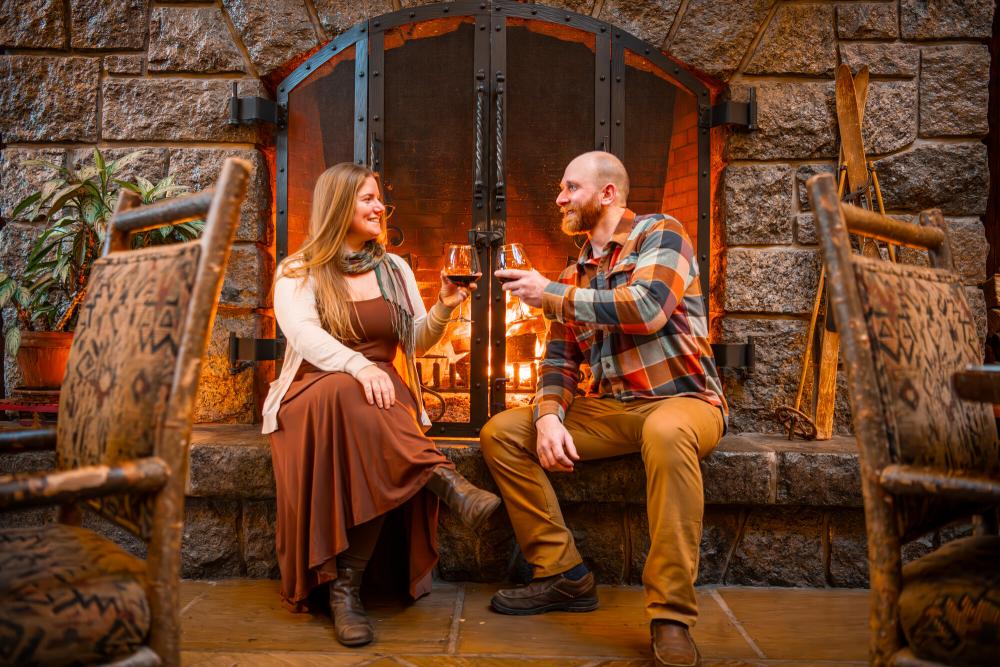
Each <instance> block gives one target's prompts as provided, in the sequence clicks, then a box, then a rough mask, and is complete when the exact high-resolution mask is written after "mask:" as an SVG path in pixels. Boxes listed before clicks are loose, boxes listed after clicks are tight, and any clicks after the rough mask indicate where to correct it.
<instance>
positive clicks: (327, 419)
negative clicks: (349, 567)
mask: <svg viewBox="0 0 1000 667" xmlns="http://www.w3.org/2000/svg"><path fill="white" fill-rule="evenodd" d="M352 311H353V312H352V316H351V317H352V323H353V324H354V327H355V331H357V332H359V335H360V336H361V338H362V340H361V341H360V342H359V343H357V344H354V345H351V347H353V348H354V349H355V350H357V351H358V352H361V353H362V354H364V355H365V356H366V357H367V358H368V359H370V360H372V361H374V362H375V363H376V364H377V365H378V367H379V368H381V369H382V370H384V371H385V372H386V373H388V374H389V376H390V377H391V378H392V381H393V384H394V386H395V389H396V403H395V405H393V406H392V407H391V408H389V409H388V410H386V409H383V408H379V407H378V406H377V405H369V404H368V401H367V400H366V399H365V393H364V389H363V388H362V386H361V383H360V382H358V381H357V380H356V379H354V377H353V376H352V375H350V374H348V373H333V372H324V371H320V370H318V369H317V368H316V367H315V366H312V365H311V364H309V363H308V362H306V361H304V360H303V362H302V365H301V367H300V368H299V370H298V373H296V376H295V380H294V381H293V382H292V384H291V386H290V387H289V388H288V392H287V393H286V394H285V396H284V398H283V399H282V401H281V408H280V410H279V411H278V430H277V431H275V432H274V433H272V434H271V453H272V458H273V461H274V477H275V482H276V486H277V530H276V533H277V552H278V565H279V567H280V569H281V598H282V602H283V603H284V604H285V606H287V607H289V608H290V609H291V610H293V611H305V610H306V607H307V605H306V602H307V600H306V598H307V597H308V595H309V592H310V591H311V590H312V589H313V588H315V587H316V586H318V585H320V584H323V583H326V582H329V581H331V580H333V579H336V577H337V566H336V556H337V554H338V553H340V552H342V551H344V550H345V549H346V548H347V546H348V538H347V531H348V529H349V528H352V527H354V526H357V525H360V524H362V523H365V522H367V521H370V520H371V519H374V518H376V517H378V516H380V515H382V514H385V513H386V512H388V511H390V510H393V509H395V508H397V507H400V506H401V505H404V504H405V505H406V507H405V519H404V522H405V524H406V532H407V538H408V542H409V581H410V595H412V596H413V597H414V598H417V597H420V596H421V595H424V594H426V593H429V592H430V588H431V576H430V575H431V569H432V568H433V567H434V565H435V564H436V563H437V558H438V555H437V512H438V501H437V498H436V497H434V496H433V495H432V494H431V493H430V492H428V491H425V490H423V486H424V484H425V483H426V482H427V479H428V478H429V477H430V475H431V472H432V470H433V469H434V468H435V467H437V466H439V465H446V466H449V467H450V466H451V464H450V462H448V460H447V459H446V458H445V456H444V455H443V454H442V453H441V452H440V451H438V450H437V448H436V447H435V446H434V443H433V441H432V440H430V438H428V437H426V436H425V435H424V434H423V431H422V430H421V428H420V425H419V422H418V421H417V415H418V413H417V408H416V404H415V402H414V400H413V395H412V394H411V393H410V391H409V389H407V387H406V383H405V382H404V381H403V378H402V377H400V375H399V373H397V372H396V369H395V368H393V366H392V363H391V362H392V360H393V358H394V357H395V355H396V349H397V346H398V339H397V337H396V334H395V332H394V331H393V329H392V322H391V316H390V311H389V305H388V303H386V301H385V300H384V299H383V298H382V297H377V298H375V299H369V300H366V301H355V302H354V308H353V309H352ZM362 332H363V333H362Z"/></svg>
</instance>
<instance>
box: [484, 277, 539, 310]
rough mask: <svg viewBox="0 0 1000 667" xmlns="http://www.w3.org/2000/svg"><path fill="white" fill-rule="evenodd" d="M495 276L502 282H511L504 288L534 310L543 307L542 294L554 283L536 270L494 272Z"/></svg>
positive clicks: (505, 284)
mask: <svg viewBox="0 0 1000 667" xmlns="http://www.w3.org/2000/svg"><path fill="white" fill-rule="evenodd" d="M493 275H495V276H496V277H497V278H499V279H501V280H509V281H510V282H507V283H504V285H503V288H504V289H505V290H507V291H508V292H510V293H511V294H513V295H514V296H516V297H518V298H520V299H521V301H523V302H525V303H526V304H528V305H529V306H532V307H533V308H541V307H542V292H544V291H545V288H546V287H547V286H548V284H549V283H550V282H552V281H551V280H549V279H548V278H546V277H545V276H543V275H542V274H540V273H539V272H538V271H535V270H534V269H531V270H530V271H522V270H520V269H500V270H499V271H494V272H493Z"/></svg>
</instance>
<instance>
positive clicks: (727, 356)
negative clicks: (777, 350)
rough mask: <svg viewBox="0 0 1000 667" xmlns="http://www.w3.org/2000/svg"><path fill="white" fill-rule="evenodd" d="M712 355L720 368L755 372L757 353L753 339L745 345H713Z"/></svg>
mask: <svg viewBox="0 0 1000 667" xmlns="http://www.w3.org/2000/svg"><path fill="white" fill-rule="evenodd" d="M712 354H713V355H714V356H715V364H716V366H718V367H719V368H734V369H739V370H742V371H745V372H747V373H750V372H751V371H753V366H754V362H755V361H756V353H755V351H754V344H753V338H747V342H745V343H712Z"/></svg>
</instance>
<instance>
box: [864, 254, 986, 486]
mask: <svg viewBox="0 0 1000 667" xmlns="http://www.w3.org/2000/svg"><path fill="white" fill-rule="evenodd" d="M854 261H855V264H854V266H855V273H856V275H857V279H858V288H859V291H860V293H861V301H862V307H863V308H864V312H865V320H866V323H867V326H868V335H869V337H870V339H871V343H872V351H873V357H874V359H873V361H874V366H875V375H876V378H877V381H878V383H879V391H880V393H881V395H882V405H883V410H884V414H885V428H886V431H887V433H888V436H889V449H890V456H891V457H892V459H893V460H894V461H896V462H899V463H909V464H916V465H927V466H933V467H937V468H942V469H952V470H954V469H964V470H976V471H978V472H980V473H988V472H998V471H1000V450H998V447H997V432H996V424H995V422H994V420H993V412H992V410H991V409H990V408H989V406H987V405H984V404H981V403H973V402H970V401H965V400H962V399H960V398H958V396H957V395H956V394H955V391H954V390H953V389H952V386H951V377H952V375H953V374H954V373H955V372H956V371H959V370H962V369H964V368H965V367H966V366H967V365H969V364H979V363H982V359H983V352H982V344H981V343H980V341H979V336H978V334H977V332H976V325H975V321H974V319H973V315H972V310H971V308H969V304H968V301H967V300H966V298H965V289H964V288H963V287H962V285H961V283H960V281H959V279H958V277H957V276H956V275H954V274H952V273H950V272H947V271H941V270H935V269H930V268H924V267H915V266H907V265H904V264H892V263H890V262H883V261H879V260H873V259H866V258H860V257H859V258H855V260H854Z"/></svg>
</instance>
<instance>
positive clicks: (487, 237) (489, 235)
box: [469, 229, 504, 250]
mask: <svg viewBox="0 0 1000 667" xmlns="http://www.w3.org/2000/svg"><path fill="white" fill-rule="evenodd" d="M503 236H504V234H503V230H501V229H473V230H472V231H470V232H469V245H472V246H475V247H476V250H482V249H484V248H489V247H492V246H494V245H496V244H497V243H500V242H501V241H503Z"/></svg>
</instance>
